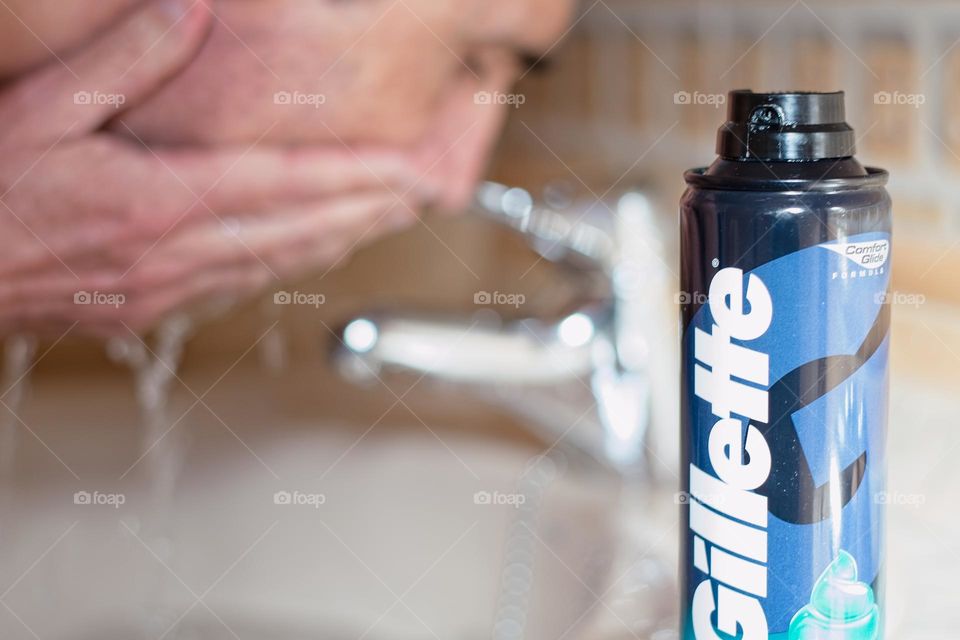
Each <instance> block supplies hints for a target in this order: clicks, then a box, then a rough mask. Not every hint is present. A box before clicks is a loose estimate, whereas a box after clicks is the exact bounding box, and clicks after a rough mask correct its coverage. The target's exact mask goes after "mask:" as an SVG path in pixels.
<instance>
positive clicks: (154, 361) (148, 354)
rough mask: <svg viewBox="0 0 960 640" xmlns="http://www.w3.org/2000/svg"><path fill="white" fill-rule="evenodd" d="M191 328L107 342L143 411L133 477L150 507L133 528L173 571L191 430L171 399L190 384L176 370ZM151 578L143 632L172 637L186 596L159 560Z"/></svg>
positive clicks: (165, 327)
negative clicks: (139, 482) (124, 368)
mask: <svg viewBox="0 0 960 640" xmlns="http://www.w3.org/2000/svg"><path fill="white" fill-rule="evenodd" d="M192 330H193V324H192V322H191V321H190V320H189V319H188V318H187V317H186V316H179V317H174V318H172V319H170V320H168V321H166V322H164V323H163V324H162V325H161V326H160V327H159V329H158V330H157V331H156V332H155V335H154V339H153V345H152V346H150V345H148V343H147V342H146V341H145V340H143V339H142V338H140V337H139V336H133V335H131V336H129V337H124V338H117V339H113V340H111V341H109V342H108V343H107V354H108V356H109V357H110V358H111V359H112V360H113V361H115V362H118V363H121V364H124V365H126V366H127V367H129V368H130V371H131V372H132V374H133V378H134V390H135V394H136V398H137V404H138V406H139V409H140V422H141V439H140V452H139V460H138V462H137V463H136V465H135V466H134V468H133V469H132V471H130V473H138V474H140V475H141V476H142V477H144V478H145V480H146V482H145V486H146V487H147V495H146V496H144V499H145V501H146V503H147V508H146V509H142V510H140V511H141V513H142V516H141V520H140V521H139V522H137V523H135V525H136V528H133V527H131V529H132V530H133V531H134V533H136V535H138V536H139V537H140V538H141V539H142V540H143V542H144V543H145V544H147V545H148V546H149V547H150V549H151V550H152V551H153V553H155V554H156V555H157V557H158V558H159V560H160V561H162V562H163V564H165V565H167V567H171V568H172V569H173V570H174V571H175V570H176V567H175V559H174V554H175V545H174V528H175V525H176V523H175V520H174V516H175V509H174V505H175V502H176V491H177V481H178V479H179V477H180V474H181V471H182V469H183V466H184V463H185V461H186V453H187V447H188V431H187V430H186V429H185V428H183V426H184V425H182V424H181V422H182V420H184V419H185V418H186V415H185V414H184V415H176V416H174V415H173V413H172V411H171V406H170V405H171V403H170V398H171V393H172V392H173V391H174V390H175V389H176V386H177V385H178V384H182V385H184V386H186V384H185V383H183V382H182V380H180V377H179V374H178V371H179V370H180V365H181V362H182V360H183V352H184V347H185V345H186V342H187V340H188V339H189V337H190V335H191V333H192ZM175 383H176V384H175ZM187 411H189V409H188V410H187ZM128 526H129V525H128ZM136 529H139V531H138V530H136ZM151 577H152V584H151V586H150V588H149V590H148V591H147V593H146V599H145V602H144V614H145V615H144V616H143V619H144V629H143V631H144V633H145V634H146V635H147V636H148V637H157V636H160V635H161V634H166V635H165V637H167V638H174V637H176V636H174V635H173V634H172V629H171V627H173V626H175V625H176V623H177V617H178V608H177V606H176V602H177V600H176V599H177V598H178V597H179V596H181V595H182V590H183V587H182V586H180V585H171V583H170V576H169V572H168V569H167V568H165V567H164V566H162V565H161V564H160V563H159V562H158V563H157V564H156V571H155V573H154V574H153V575H152V576H151Z"/></svg>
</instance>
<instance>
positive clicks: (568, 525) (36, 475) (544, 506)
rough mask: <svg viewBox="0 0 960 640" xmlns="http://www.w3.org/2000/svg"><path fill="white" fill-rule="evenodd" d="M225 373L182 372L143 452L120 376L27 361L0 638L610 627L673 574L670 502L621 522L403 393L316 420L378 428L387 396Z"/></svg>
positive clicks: (596, 490) (10, 493)
mask: <svg viewBox="0 0 960 640" xmlns="http://www.w3.org/2000/svg"><path fill="white" fill-rule="evenodd" d="M308 360H309V359H308ZM310 362H316V361H313V360H310ZM229 364H230V362H229V361H226V362H213V363H210V362H207V361H205V363H204V364H203V365H202V366H191V365H190V363H189V362H188V366H187V367H186V368H185V370H184V372H183V373H182V374H181V378H182V383H181V382H177V381H174V382H173V384H172V387H171V393H170V400H169V406H168V407H167V408H166V416H165V422H164V424H173V425H174V426H173V428H172V429H170V430H169V431H168V432H167V433H166V434H165V435H163V437H162V438H161V439H160V440H159V442H158V443H155V444H154V445H153V446H152V447H151V448H149V450H148V452H147V453H146V455H144V454H143V450H144V446H143V444H142V443H141V437H142V435H143V431H142V429H141V427H140V422H141V418H140V417H139V416H138V413H137V405H136V403H135V401H134V397H133V396H134V394H133V392H132V388H131V387H132V382H131V379H130V375H129V374H128V373H127V372H125V371H123V370H121V369H119V368H116V367H115V368H109V367H102V369H97V370H96V371H95V372H88V373H86V374H85V376H84V382H83V385H82V386H81V385H78V384H77V379H76V376H75V374H74V373H71V372H70V371H62V370H61V369H60V368H57V369H55V370H53V369H54V368H53V367H51V369H52V370H50V371H45V370H43V366H41V367H40V369H41V370H40V371H39V373H38V374H37V375H35V376H34V380H33V388H32V391H31V393H30V394H29V398H28V400H27V401H26V402H25V404H24V405H23V406H22V407H21V408H20V409H19V411H18V414H19V415H20V416H21V417H22V419H23V421H24V423H25V424H26V425H29V428H30V431H29V432H27V431H25V430H24V431H23V432H22V433H21V439H20V443H19V446H18V449H17V451H16V455H15V456H14V462H13V465H12V467H10V468H8V469H7V470H6V472H7V476H8V477H7V481H6V482H5V483H4V491H3V493H2V496H0V497H2V500H3V509H4V512H5V514H6V516H5V517H4V518H3V522H2V524H0V536H2V537H3V539H4V544H3V545H2V547H0V555H2V562H0V567H2V568H0V585H5V586H3V590H5V592H3V591H2V590H0V593H2V598H0V603H2V604H3V605H5V606H3V607H0V629H2V634H0V635H2V637H4V638H5V639H9V640H21V639H24V640H27V639H31V638H36V637H39V638H44V640H47V639H51V640H53V639H63V640H67V639H70V640H76V639H81V640H85V639H87V638H90V639H91V640H92V639H94V638H96V639H97V640H112V639H114V638H115V639H117V640H120V639H123V640H138V639H139V638H145V639H150V640H158V639H160V638H169V639H171V640H174V639H175V640H187V639H192V638H197V639H203V640H218V639H220V638H224V639H230V638H243V639H246V638H272V639H276V640H285V639H287V638H289V639H291V640H296V639H300V638H317V637H323V638H340V637H342V638H351V639H358V638H371V639H376V638H442V639H444V640H446V639H448V638H467V639H469V638H489V637H491V635H493V637H497V638H520V637H524V638H531V639H538V638H544V639H547V638H549V639H553V640H556V639H558V638H578V637H585V636H584V633H586V632H587V631H588V630H589V629H590V628H592V627H595V625H597V624H606V623H604V622H603V619H604V617H607V618H609V617H610V615H611V613H612V612H614V613H615V616H616V618H617V619H620V620H621V622H616V623H615V627H619V631H622V632H624V633H626V632H627V631H629V630H630V629H633V631H630V633H635V632H636V631H637V630H639V629H641V627H642V625H650V624H653V623H654V621H653V620H652V619H650V615H651V614H649V613H644V611H647V609H648V608H645V607H641V609H640V610H632V611H631V607H624V604H625V603H626V602H628V601H629V600H630V598H635V597H641V596H644V594H643V588H644V585H645V584H646V582H645V581H646V580H648V579H650V578H651V576H652V577H653V578H655V579H657V580H661V581H663V580H667V581H669V580H670V579H671V578H672V574H673V564H672V560H671V559H670V557H671V553H672V551H671V550H672V547H673V541H674V538H675V533H676V532H675V526H673V527H672V528H673V531H672V532H671V531H670V530H669V529H670V528H671V523H672V524H673V525H675V521H676V515H677V514H676V508H675V505H673V504H672V501H670V500H669V499H664V500H657V501H654V500H653V499H652V498H650V497H649V496H648V497H642V495H641V497H640V501H637V500H634V499H633V498H631V500H632V501H633V502H635V504H636V506H637V508H636V509H633V510H631V511H630V512H631V513H632V514H633V519H632V520H630V519H628V518H625V517H623V513H624V512H622V511H621V509H620V507H621V504H622V502H623V501H624V500H625V499H627V496H629V495H631V491H634V489H631V486H630V485H627V487H626V488H624V486H623V485H622V483H621V482H620V481H619V480H618V479H616V478H614V477H613V476H612V475H610V474H609V473H607V472H603V471H601V470H599V469H596V468H594V467H591V466H590V465H587V464H585V463H581V462H579V461H576V460H567V459H566V458H565V457H564V456H563V455H562V454H560V453H559V452H557V451H556V450H551V451H550V452H549V456H548V457H547V458H541V457H539V456H540V455H541V454H542V453H543V452H544V450H545V449H546V448H547V446H546V445H544V443H539V442H536V441H531V440H529V439H525V438H523V437H520V438H517V437H513V438H511V437H507V438H504V437H501V435H498V434H497V433H496V430H493V432H491V431H490V430H481V429H471V428H469V427H468V428H463V427H461V428H459V429H458V428H454V427H453V426H452V425H451V424H449V423H448V424H441V423H440V422H439V421H438V419H437V418H435V417H433V416H431V415H430V412H429V411H427V410H425V409H424V404H423V402H422V400H419V399H418V397H417V395H416V393H411V394H409V395H408V396H406V398H405V400H404V403H403V404H404V406H407V407H409V410H405V409H403V407H400V408H397V409H395V410H394V411H392V412H387V413H386V414H383V415H384V416H385V417H383V419H381V420H374V419H373V418H365V419H364V420H361V421H356V420H348V419H345V418H329V417H328V418H324V419H321V418H318V415H329V414H330V413H331V411H325V410H324V409H325V407H328V406H329V404H328V403H329V402H331V398H333V397H336V398H338V401H339V402H340V403H341V404H342V403H344V402H346V403H347V404H349V403H351V402H356V403H357V406H358V407H360V404H365V405H366V406H365V407H360V408H358V409H357V411H361V412H362V411H364V410H368V411H369V410H372V409H376V410H372V411H371V415H373V414H378V415H379V414H381V410H380V408H379V406H378V403H381V402H382V403H384V404H385V406H387V407H389V406H390V405H391V404H392V403H393V398H392V396H391V395H390V394H389V393H385V392H383V390H380V391H379V392H377V391H370V390H367V391H365V392H359V391H351V390H349V389H348V388H347V387H343V388H340V387H337V384H338V383H337V382H336V381H335V380H334V379H333V378H331V377H330V376H329V375H328V374H326V373H324V371H323V370H322V368H321V367H320V366H318V365H316V364H300V365H297V364H294V365H292V366H291V368H289V369H287V370H286V371H284V372H282V373H280V374H277V375H270V374H268V373H266V372H265V371H264V370H263V368H262V367H260V366H259V365H258V364H257V362H256V361H255V358H250V359H248V361H244V362H241V363H240V364H238V365H237V366H235V367H234V368H232V369H230V370H229V373H228V374H227V375H226V377H224V378H223V379H222V380H221V381H220V382H219V383H217V384H214V382H215V381H216V380H217V378H219V377H220V376H221V375H223V372H224V371H225V370H227V367H228V365H229ZM208 388H209V389H210V391H209V393H207V394H205V395H204V394H203V393H202V392H203V391H205V390H207V389H208ZM194 393H196V395H194ZM351 394H353V395H351ZM383 396H385V397H383ZM197 397H200V398H202V401H201V402H198V401H197ZM333 413H335V412H333ZM371 425H373V426H372V427H371ZM164 431H166V429H162V430H160V431H158V432H157V434H161V435H162V434H163V432H164ZM31 434H32V435H31ZM155 435H156V434H155ZM78 494H79V497H78ZM84 496H87V497H84ZM643 501H647V502H651V503H652V502H657V503H658V505H659V506H660V507H663V508H662V509H661V510H662V511H664V512H665V513H666V512H669V515H666V516H664V517H663V518H662V521H664V522H667V524H666V525H663V524H662V522H661V518H660V516H657V519H656V520H654V518H653V517H652V515H650V514H651V513H652V512H650V513H646V512H645V508H644V507H643V504H642V502H643ZM648 518H649V519H650V520H649V522H647V519H648ZM648 525H649V526H648ZM637 531H640V532H641V533H640V534H638V533H637ZM653 542H656V544H657V545H659V546H658V547H654V546H653ZM662 558H666V559H662ZM638 572H639V573H638ZM615 581H616V583H615ZM664 595H666V602H667V604H666V605H662V604H661V605H660V609H659V610H657V611H659V614H658V615H666V616H668V617H669V616H671V614H670V613H669V606H670V604H671V603H672V596H669V594H661V595H660V596H659V598H660V599H661V600H662V599H663V597H664ZM601 601H602V602H601ZM617 602H619V603H620V604H619V606H620V609H617V608H616V607H617V605H616V603H617ZM664 607H666V608H667V609H666V612H664ZM54 611H55V612H57V613H56V615H50V614H51V612H54ZM640 614H642V615H640ZM644 616H646V617H644ZM671 619H672V618H671Z"/></svg>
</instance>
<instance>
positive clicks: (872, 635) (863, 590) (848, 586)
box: [787, 551, 880, 640]
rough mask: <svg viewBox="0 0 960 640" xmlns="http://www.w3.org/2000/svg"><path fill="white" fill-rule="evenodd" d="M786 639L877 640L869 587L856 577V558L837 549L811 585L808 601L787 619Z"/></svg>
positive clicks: (877, 623)
mask: <svg viewBox="0 0 960 640" xmlns="http://www.w3.org/2000/svg"><path fill="white" fill-rule="evenodd" d="M787 637H788V640H877V639H878V638H879V637H880V610H879V609H878V607H877V603H876V599H875V598H874V595H873V589H871V588H870V585H868V584H866V583H863V582H860V581H858V580H857V561H856V560H854V559H853V556H851V555H850V554H849V553H847V552H846V551H840V553H839V554H838V555H837V557H836V559H835V560H834V561H833V562H831V563H830V566H828V567H827V568H826V570H825V571H824V572H823V575H821V576H820V579H819V580H817V582H816V584H815V585H814V586H813V592H812V593H811V594H810V603H809V604H808V605H807V606H805V607H804V608H803V609H800V611H798V612H797V615H795V616H794V617H793V620H792V621H791V622H790V632H789V634H788V636H787Z"/></svg>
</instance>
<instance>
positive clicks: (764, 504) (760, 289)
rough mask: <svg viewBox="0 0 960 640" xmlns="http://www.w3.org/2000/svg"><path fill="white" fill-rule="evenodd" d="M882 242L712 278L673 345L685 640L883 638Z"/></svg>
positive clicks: (866, 241)
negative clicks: (678, 392) (678, 387)
mask: <svg viewBox="0 0 960 640" xmlns="http://www.w3.org/2000/svg"><path fill="white" fill-rule="evenodd" d="M889 267H890V236H889V234H887V233H881V232H874V233H865V234H860V235H856V236H851V237H848V238H844V239H843V240H841V241H837V242H831V243H826V244H821V245H817V246H813V247H808V248H806V249H803V250H800V251H797V252H795V253H791V254H788V255H785V256H783V257H780V258H778V259H776V260H773V261H771V262H768V263H766V264H763V265H761V266H759V267H757V268H756V269H754V270H753V271H747V272H744V271H741V270H739V269H736V268H725V269H720V270H719V271H718V272H717V273H716V274H715V275H714V277H713V279H712V281H711V282H710V284H709V296H708V299H707V300H706V301H705V304H703V306H702V307H701V308H700V309H699V310H698V312H697V313H696V314H695V315H694V316H693V319H692V320H691V322H690V324H689V326H688V327H686V331H685V333H684V342H683V351H684V376H685V381H686V389H687V396H686V397H685V398H684V401H685V402H686V403H687V407H688V410H687V414H686V420H685V424H684V425H683V428H684V429H686V430H687V431H686V437H687V438H688V442H689V447H688V453H689V459H688V463H689V466H688V468H686V469H684V473H687V474H688V483H689V484H688V486H689V489H690V491H689V493H690V500H689V502H688V506H687V507H686V508H687V509H689V512H688V516H689V518H688V523H689V526H688V530H687V532H686V534H685V536H684V538H683V539H684V543H685V544H686V549H685V550H684V557H685V558H686V559H687V562H686V564H687V566H685V567H684V571H685V572H687V575H686V584H687V593H686V594H685V598H686V609H685V611H686V612H687V615H686V616H685V622H684V624H685V627H686V628H685V630H684V633H683V637H684V638H698V639H700V640H703V639H705V638H709V639H713V638H723V639H727V638H743V640H753V639H760V638H768V637H775V638H789V639H790V640H821V639H826V638H829V639H830V640H837V639H840V638H844V639H849V640H860V639H864V640H876V639H877V638H879V637H881V633H882V631H881V627H882V616H881V612H880V605H879V602H880V600H881V595H882V594H880V593H879V591H880V589H881V584H880V582H881V579H880V576H881V548H882V543H883V541H882V517H883V505H882V504H881V502H882V499H881V497H882V496H883V493H882V492H883V490H884V484H885V438H886V422H887V404H886V403H887V361H888V349H889V338H888V330H889V307H888V305H887V304H886V302H887V300H886V291H887V288H888V284H889Z"/></svg>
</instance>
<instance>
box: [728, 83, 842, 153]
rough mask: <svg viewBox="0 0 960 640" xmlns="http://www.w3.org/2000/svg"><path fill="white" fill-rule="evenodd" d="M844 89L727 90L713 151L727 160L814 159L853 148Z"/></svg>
mask: <svg viewBox="0 0 960 640" xmlns="http://www.w3.org/2000/svg"><path fill="white" fill-rule="evenodd" d="M844 114H845V112H844V106H843V92H842V91H836V92H833V93H811V92H795V93H790V92H788V93H754V92H752V91H748V90H739V91H731V92H730V93H729V94H728V96H727V122H725V123H724V124H723V126H722V127H720V130H719V131H718V132H717V154H718V155H720V157H722V158H726V159H728V160H767V161H791V162H802V161H815V160H826V159H829V158H847V157H851V156H853V155H854V153H855V152H856V148H855V147H856V139H855V137H854V133H853V129H852V128H851V127H850V125H848V124H847V123H846V122H844V118H845V115H844Z"/></svg>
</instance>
